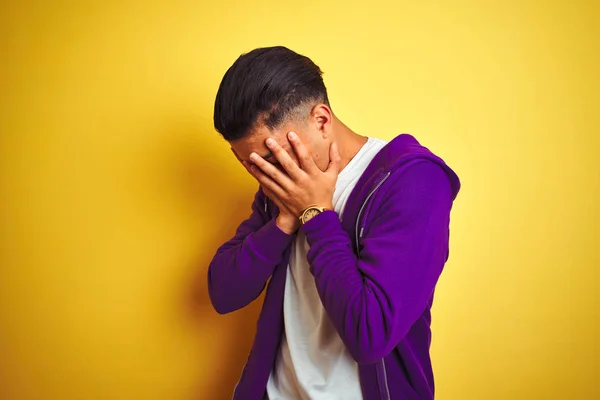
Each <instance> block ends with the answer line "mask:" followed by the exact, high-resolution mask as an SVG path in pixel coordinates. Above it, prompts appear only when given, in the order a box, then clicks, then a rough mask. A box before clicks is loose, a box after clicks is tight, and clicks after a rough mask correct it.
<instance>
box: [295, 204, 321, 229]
mask: <svg viewBox="0 0 600 400" xmlns="http://www.w3.org/2000/svg"><path fill="white" fill-rule="evenodd" d="M325 210H328V208H325V207H317V206H310V207H308V208H307V209H306V210H304V211H303V212H302V215H301V216H300V222H301V223H302V225H304V224H305V223H307V222H308V221H310V220H311V219H313V218H314V217H315V216H317V215H319V214H321V213H322V212H323V211H325Z"/></svg>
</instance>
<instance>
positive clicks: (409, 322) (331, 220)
mask: <svg viewBox="0 0 600 400" xmlns="http://www.w3.org/2000/svg"><path fill="white" fill-rule="evenodd" d="M459 188H460V182H459V180H458V177H457V176H456V174H455V173H454V172H453V171H452V170H451V169H450V168H449V167H448V166H446V164H445V163H444V161H442V159H440V158H439V157H437V156H435V155H434V154H433V153H431V152H430V151H429V150H428V149H427V148H425V147H423V146H421V145H420V144H419V143H418V142H417V141H416V140H415V138H413V137H412V136H410V135H406V134H402V135H399V136H397V137H396V138H395V139H394V140H392V141H391V142H390V143H388V144H387V145H386V146H385V147H384V148H383V149H382V150H381V151H380V152H379V153H378V154H377V155H376V156H375V158H374V159H373V160H372V161H371V163H370V164H369V166H368V167H367V169H366V170H365V171H364V173H363V174H362V176H361V178H360V179H359V181H358V183H357V185H356V187H355V188H354V190H353V191H352V193H351V195H350V197H349V199H348V202H347V203H346V208H345V209H344V219H343V221H342V222H340V220H339V217H338V215H337V214H336V213H335V211H325V212H323V213H321V214H320V215H318V216H316V217H314V218H313V219H311V220H310V221H309V222H307V223H306V224H305V225H304V226H303V227H302V228H301V229H303V230H304V233H305V234H306V238H307V241H308V243H309V245H310V249H309V252H308V261H309V264H310V271H311V273H312V274H313V276H314V278H315V283H316V287H317V291H318V293H319V296H320V298H321V301H322V303H323V306H324V308H325V310H326V311H327V314H328V315H329V317H330V319H331V321H332V322H333V325H334V326H335V328H336V329H337V331H338V333H339V335H340V337H341V338H342V340H343V342H344V344H345V345H346V347H347V349H348V351H349V352H350V354H351V355H352V357H353V358H354V359H355V360H356V362H357V363H358V368H359V377H360V384H361V388H362V393H363V397H364V399H365V400H375V399H385V400H392V399H393V400H395V399H406V400H412V399H433V396H434V382H433V371H432V367H431V359H430V356H429V346H430V343H431V329H430V325H431V312H430V311H431V304H432V302H433V293H434V289H435V285H436V283H437V280H438V278H439V276H440V273H441V272H442V269H443V267H444V264H445V262H446V260H447V259H448V238H449V223H450V210H451V208H452V202H453V200H454V198H455V197H456V195H457V193H458V191H459ZM277 213H278V210H277V207H276V206H275V204H274V203H273V202H271V201H270V200H269V199H268V198H267V197H265V195H264V193H263V192H262V190H260V189H259V190H258V192H257V193H256V196H255V199H254V203H253V205H252V215H251V216H250V217H249V218H248V219H247V220H246V221H244V222H243V223H242V224H241V225H240V226H239V227H238V229H237V232H236V234H235V236H234V237H233V238H232V239H231V240H229V241H228V242H227V243H225V244H224V245H222V246H221V247H220V248H219V249H218V250H217V253H216V255H215V256H214V258H213V260H212V262H211V263H210V266H209V269H208V289H209V294H210V299H211V302H212V304H213V306H214V308H215V310H216V311H217V312H219V313H222V314H224V313H228V312H231V311H235V310H237V309H239V308H242V307H244V306H246V305H248V304H249V303H250V302H252V301H253V300H254V299H256V298H257V297H258V296H259V295H260V294H261V292H262V291H263V289H264V288H265V286H267V281H269V278H271V280H270V281H269V283H268V286H267V293H266V296H265V300H264V304H263V307H262V311H261V313H260V317H259V319H258V323H257V331H256V336H255V338H254V345H253V347H252V351H251V352H250V355H249V357H248V361H247V363H246V366H245V367H244V370H243V372H242V376H241V378H240V381H239V382H238V385H237V386H236V389H235V392H234V396H233V398H234V399H241V400H261V399H263V398H264V396H265V388H266V385H267V381H268V379H269V375H270V373H271V370H272V368H273V364H274V362H275V359H276V355H277V352H278V349H279V342H280V339H281V337H282V334H283V329H284V326H283V296H284V288H285V280H286V275H287V268H288V261H289V257H290V247H291V246H290V245H291V243H292V241H293V239H294V235H287V234H286V233H284V232H282V231H281V230H280V229H279V228H278V227H277V226H276V225H275V218H274V217H275V216H277Z"/></svg>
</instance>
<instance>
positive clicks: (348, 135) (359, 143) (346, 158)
mask: <svg viewBox="0 0 600 400" xmlns="http://www.w3.org/2000/svg"><path fill="white" fill-rule="evenodd" d="M336 125H337V126H336V128H337V129H336V134H335V136H336V142H337V145H338V151H339V152H340V157H341V159H342V160H341V162H340V171H342V170H343V169H344V168H346V166H347V165H348V164H349V163H350V161H352V159H353V158H354V156H356V154H357V153H358V152H359V151H360V149H361V148H362V147H363V146H364V144H365V143H367V140H368V138H367V137H366V136H362V135H359V134H358V133H356V132H354V131H352V130H351V129H350V128H348V127H347V126H346V125H344V123H342V121H340V120H337V121H336Z"/></svg>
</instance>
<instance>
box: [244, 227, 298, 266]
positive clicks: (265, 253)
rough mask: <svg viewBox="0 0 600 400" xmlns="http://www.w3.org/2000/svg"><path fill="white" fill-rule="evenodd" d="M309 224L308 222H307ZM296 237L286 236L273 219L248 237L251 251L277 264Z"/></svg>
mask: <svg viewBox="0 0 600 400" xmlns="http://www.w3.org/2000/svg"><path fill="white" fill-rule="evenodd" d="M309 222H310V221H309ZM295 236H296V235H294V234H292V235H288V234H287V233H285V232H284V231H282V230H281V229H279V227H278V226H277V224H276V223H275V218H273V219H272V220H270V221H269V222H267V223H266V224H265V225H264V226H263V227H262V228H260V229H259V230H258V231H256V232H254V234H253V235H250V236H249V237H248V239H249V243H250V247H251V248H252V251H253V252H254V253H255V254H257V255H258V256H259V257H261V258H263V259H264V260H266V261H269V262H278V261H279V260H280V259H281V257H282V256H283V253H284V251H285V250H286V249H287V247H288V246H289V245H290V244H291V243H292V240H293V239H294V237H295Z"/></svg>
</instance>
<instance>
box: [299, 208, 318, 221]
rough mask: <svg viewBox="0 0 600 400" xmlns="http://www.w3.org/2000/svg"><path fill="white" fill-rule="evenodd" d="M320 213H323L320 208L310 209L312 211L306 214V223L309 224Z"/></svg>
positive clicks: (307, 211)
mask: <svg viewBox="0 0 600 400" xmlns="http://www.w3.org/2000/svg"><path fill="white" fill-rule="evenodd" d="M320 213H321V211H320V210H319V209H318V208H310V209H308V210H306V213H304V218H303V219H304V222H307V221H308V220H310V219H311V218H313V217H314V216H316V215H319V214H320Z"/></svg>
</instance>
